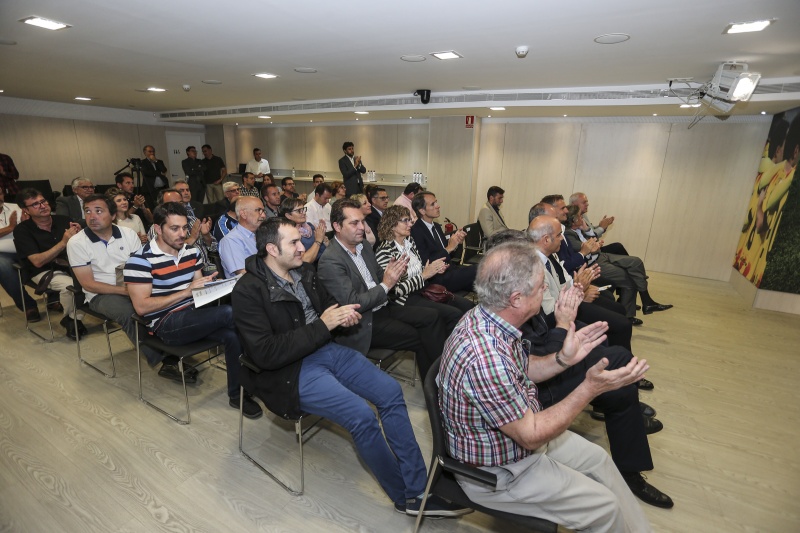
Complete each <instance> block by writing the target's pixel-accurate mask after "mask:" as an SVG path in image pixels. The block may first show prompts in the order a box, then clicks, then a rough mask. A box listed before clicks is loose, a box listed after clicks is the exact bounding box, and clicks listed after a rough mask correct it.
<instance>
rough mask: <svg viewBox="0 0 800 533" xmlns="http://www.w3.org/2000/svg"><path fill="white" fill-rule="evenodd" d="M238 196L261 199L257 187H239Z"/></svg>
mask: <svg viewBox="0 0 800 533" xmlns="http://www.w3.org/2000/svg"><path fill="white" fill-rule="evenodd" d="M239 196H253V197H255V198H258V199H261V190H260V189H259V188H258V187H251V188H247V187H245V186H244V185H242V186H240V187H239Z"/></svg>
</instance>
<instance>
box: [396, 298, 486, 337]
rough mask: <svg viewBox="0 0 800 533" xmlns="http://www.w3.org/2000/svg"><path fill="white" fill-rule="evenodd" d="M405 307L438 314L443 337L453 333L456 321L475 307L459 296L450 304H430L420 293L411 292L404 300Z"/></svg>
mask: <svg viewBox="0 0 800 533" xmlns="http://www.w3.org/2000/svg"><path fill="white" fill-rule="evenodd" d="M406 305H413V306H416V307H426V308H428V309H433V310H434V311H436V312H437V313H439V317H440V318H441V319H442V322H443V324H444V330H445V335H447V336H449V335H450V334H451V333H452V332H453V330H454V329H455V327H456V324H458V321H459V320H461V317H462V316H464V313H466V312H467V311H469V310H470V309H472V308H473V307H474V306H475V305H474V304H473V303H472V302H470V301H469V300H467V299H466V298H462V297H460V296H456V297H455V298H453V301H452V302H450V303H446V304H440V303H438V302H432V301H431V300H428V299H427V298H425V297H424V296H423V295H422V293H420V292H412V293H411V294H409V295H408V299H406Z"/></svg>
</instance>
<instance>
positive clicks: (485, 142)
mask: <svg viewBox="0 0 800 533" xmlns="http://www.w3.org/2000/svg"><path fill="white" fill-rule="evenodd" d="M479 120H480V119H477V118H476V121H479ZM479 138H480V152H479V153H478V176H477V179H476V180H475V190H474V191H473V208H472V211H471V213H470V221H471V222H476V221H477V220H478V212H479V211H480V210H481V207H482V206H483V204H484V203H486V191H487V190H488V189H489V187H491V186H492V185H497V186H499V187H503V188H504V189H505V187H506V184H504V183H503V179H502V175H503V145H504V143H505V140H506V125H505V124H503V123H498V122H488V123H487V122H482V123H481V129H480V135H479ZM507 193H508V195H507V196H506V198H505V200H504V203H503V207H502V213H503V218H504V219H505V217H506V214H507V213H512V212H514V211H519V210H520V209H522V208H521V207H520V202H519V201H518V200H519V198H517V195H516V194H512V193H511V191H507ZM523 203H524V202H523ZM506 223H508V224H510V223H511V222H510V221H509V220H506ZM511 227H514V228H516V229H522V228H521V227H516V226H511Z"/></svg>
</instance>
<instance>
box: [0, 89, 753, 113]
mask: <svg viewBox="0 0 800 533" xmlns="http://www.w3.org/2000/svg"><path fill="white" fill-rule="evenodd" d="M1 92H3V91H0V93H1ZM761 114H762V115H766V114H767V112H766V111H762V112H761Z"/></svg>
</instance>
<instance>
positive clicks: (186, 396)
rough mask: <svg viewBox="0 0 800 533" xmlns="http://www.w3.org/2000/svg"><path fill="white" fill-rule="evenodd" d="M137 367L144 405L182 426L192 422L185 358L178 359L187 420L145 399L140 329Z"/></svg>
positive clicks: (140, 396) (137, 345) (137, 339)
mask: <svg viewBox="0 0 800 533" xmlns="http://www.w3.org/2000/svg"><path fill="white" fill-rule="evenodd" d="M136 365H137V367H138V369H139V401H141V402H142V403H144V404H145V405H147V406H149V407H152V408H153V409H155V410H156V411H158V412H159V413H161V414H163V415H166V416H167V417H169V418H171V419H172V420H174V421H175V422H177V423H178V424H181V425H186V424H188V423H190V422H191V413H190V412H189V393H188V392H187V391H186V376H184V374H183V358H181V359H178V371H179V372H180V373H181V382H182V384H183V396H184V398H185V399H186V420H184V419H181V418H178V417H176V416H175V415H173V414H171V413H169V412H167V411H165V410H164V409H162V408H160V407H159V406H157V405H155V404H153V403H151V402H150V401H148V400H146V399H145V398H144V394H143V389H142V355H141V349H140V347H139V328H138V327H137V328H136Z"/></svg>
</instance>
